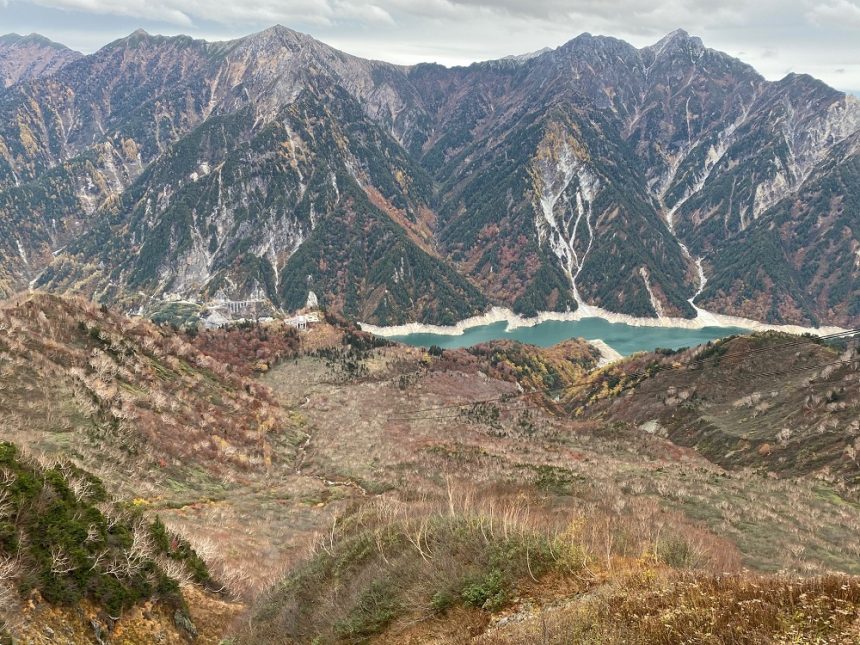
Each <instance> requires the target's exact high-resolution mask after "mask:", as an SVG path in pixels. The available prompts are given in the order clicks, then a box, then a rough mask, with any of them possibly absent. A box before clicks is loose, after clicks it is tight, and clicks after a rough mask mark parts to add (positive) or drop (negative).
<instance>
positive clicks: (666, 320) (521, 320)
mask: <svg viewBox="0 0 860 645" xmlns="http://www.w3.org/2000/svg"><path fill="white" fill-rule="evenodd" d="M586 318H600V319H603V320H605V321H607V322H610V323H622V324H625V325H630V326H631V327H665V328H677V329H703V328H705V327H739V328H742V329H746V330H749V331H780V332H784V333H787V334H813V335H815V336H826V335H829V334H837V333H840V332H844V331H847V330H846V329H844V328H842V327H836V326H824V327H802V326H800V325H778V324H771V323H763V322H759V321H757V320H751V319H749V318H740V317H737V316H728V315H724V314H715V313H712V312H709V311H706V310H704V309H699V308H697V316H696V317H695V318H670V317H662V318H646V317H641V318H640V317H636V316H630V315H628V314H619V313H615V312H612V311H607V310H605V309H601V308H599V307H592V306H590V305H583V306H581V307H579V308H578V309H577V310H576V311H567V312H556V311H544V312H540V313H539V314H538V315H537V316H534V317H532V318H527V317H523V316H520V315H519V314H516V313H514V312H513V311H512V310H510V309H508V308H507V307H493V308H492V309H490V310H489V311H487V312H486V313H484V314H480V315H478V316H472V317H471V318H466V319H464V320H461V321H459V322H457V323H456V324H454V325H428V324H424V323H418V322H412V323H406V324H403V325H392V326H378V325H371V324H369V323H363V322H360V323H358V324H359V326H360V327H361V329H362V330H364V331H367V332H370V333H371V334H374V335H376V336H382V337H386V338H387V337H391V336H408V335H410V334H435V335H439V336H460V335H462V334H463V333H465V332H466V330H468V329H472V328H474V327H483V326H486V325H492V324H495V323H500V322H505V323H507V327H506V329H505V331H512V330H514V329H518V328H521V327H534V326H535V325H539V324H540V323H543V322H548V321H561V322H577V321H581V320H584V319H586Z"/></svg>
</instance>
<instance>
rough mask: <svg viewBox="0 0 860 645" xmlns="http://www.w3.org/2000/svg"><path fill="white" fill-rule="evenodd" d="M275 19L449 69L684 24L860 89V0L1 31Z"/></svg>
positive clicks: (227, 4) (778, 70) (274, 1)
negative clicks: (587, 37)
mask: <svg viewBox="0 0 860 645" xmlns="http://www.w3.org/2000/svg"><path fill="white" fill-rule="evenodd" d="M715 7H717V8H715ZM276 23H280V24H282V25H285V26H288V27H292V28H293V29H297V30H299V31H303V32H306V33H309V34H311V35H313V36H315V37H317V38H319V39H320V40H323V41H325V42H327V43H329V44H331V45H334V46H336V47H338V48H340V49H343V50H345V51H348V52H350V53H353V54H357V55H360V56H365V57H369V58H379V59H383V60H388V61H391V62H396V63H415V62H419V61H435V62H439V63H443V64H447V65H453V64H463V63H470V62H472V61H476V60H486V59H489V58H498V57H501V56H505V55H508V54H519V53H525V52H529V51H534V50H536V49H540V48H542V47H546V46H550V47H554V46H557V45H560V44H562V43H564V42H566V41H567V40H570V39H571V38H572V37H574V36H575V35H577V34H579V33H582V32H584V31H587V32H591V33H593V34H605V35H611V36H616V37H619V38H623V39H625V40H627V41H629V42H632V43H633V44H635V45H637V46H643V45H647V44H651V43H653V42H655V41H656V40H658V39H659V38H660V37H661V36H662V35H664V34H666V33H667V32H669V31H672V30H673V29H675V28H678V27H681V28H683V29H686V30H687V31H688V32H690V33H692V34H695V35H698V36H701V37H702V39H703V40H704V42H705V44H706V45H707V46H709V47H712V48H715V49H721V50H723V51H726V52H728V53H730V54H732V55H735V56H738V57H739V58H742V59H744V60H745V61H747V62H749V63H751V64H752V65H754V66H755V67H756V68H757V69H758V70H759V71H760V72H761V73H762V74H764V75H765V76H766V77H768V78H772V79H776V78H781V77H782V76H784V75H785V74H787V73H788V72H805V73H809V74H812V75H814V76H817V77H819V78H821V79H823V80H825V81H827V82H828V83H830V84H831V85H833V86H835V87H837V88H839V89H842V90H848V91H853V92H855V93H860V0H819V1H815V0H756V1H754V2H744V1H740V0H722V1H721V2H714V0H375V1H373V2H362V1H361V0H224V1H222V2H217V1H216V2H213V1H212V0H0V33H6V32H12V31H14V32H18V33H30V32H33V31H35V32H39V33H41V34H44V35H46V36H48V37H49V38H52V39H54V40H58V41H60V42H63V43H65V44H67V45H69V46H70V47H73V48H75V49H78V50H80V51H83V52H91V51H94V50H96V49H98V48H99V47H100V46H102V45H104V44H105V43H107V42H109V41H111V40H114V39H116V38H119V37H122V36H124V35H127V34H128V33H130V32H131V31H134V29H136V28H139V27H142V28H144V29H146V30H147V31H149V32H151V33H161V34H178V33H186V34H191V35H193V36H196V37H201V38H207V39H228V38H233V37H237V36H241V35H245V34H247V33H251V32H254V31H259V30H261V29H264V28H265V27H268V26H271V25H273V24H276Z"/></svg>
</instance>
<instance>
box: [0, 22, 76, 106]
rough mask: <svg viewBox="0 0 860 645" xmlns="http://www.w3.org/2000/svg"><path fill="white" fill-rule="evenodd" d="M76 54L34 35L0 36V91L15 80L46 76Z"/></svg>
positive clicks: (29, 79) (63, 46)
mask: <svg viewBox="0 0 860 645" xmlns="http://www.w3.org/2000/svg"><path fill="white" fill-rule="evenodd" d="M80 57H81V54H79V53H78V52H76V51H72V50H71V49H69V48H68V47H66V46H65V45H60V44H59V43H55V42H52V41H50V40H48V39H47V38H44V37H43V36H39V35H38V34H30V35H29V36H19V35H18V34H6V35H5V36H0V92H2V91H3V89H5V88H7V87H9V86H10V85H14V84H15V83H17V82H19V81H21V82H26V81H32V80H34V79H37V78H39V77H40V76H49V75H51V74H53V73H54V72H56V71H57V70H58V69H60V68H61V67H62V66H63V65H65V64H67V63H70V62H72V61H73V60H77V59H78V58H80Z"/></svg>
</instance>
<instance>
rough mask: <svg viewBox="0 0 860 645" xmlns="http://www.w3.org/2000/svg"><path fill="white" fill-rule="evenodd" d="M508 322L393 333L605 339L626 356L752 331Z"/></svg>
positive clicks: (452, 344) (440, 337)
mask: <svg viewBox="0 0 860 645" xmlns="http://www.w3.org/2000/svg"><path fill="white" fill-rule="evenodd" d="M507 326H508V324H507V323H506V322H497V323H493V324H491V325H483V326H481V327H472V328H470V329H467V330H466V331H465V332H463V334H462V335H460V336H446V335H444V334H407V335H405V336H391V337H390V338H391V339H392V340H397V341H400V342H401V343H406V344H407V345H415V346H417V347H429V346H430V345H438V346H439V347H442V348H445V349H455V348H458V347H471V346H472V345H477V344H478V343H485V342H487V341H490V340H501V339H509V340H518V341H520V342H522V343H530V344H532V345H539V346H541V347H548V346H549V345H555V344H556V343H559V342H561V341H563V340H567V339H568V338H585V339H586V340H602V341H603V342H605V343H606V344H607V345H609V346H610V347H612V348H613V349H614V350H615V351H617V352H618V353H619V354H623V355H625V356H627V355H629V354H633V353H635V352H643V351H651V350H653V349H656V348H657V347H664V348H666V349H679V348H681V347H692V346H694V345H701V344H702V343H706V342H708V341H709V340H715V339H717V338H723V337H725V336H731V335H732V334H748V333H750V331H749V330H745V329H740V328H737V327H703V328H702V329H683V328H678V327H634V326H632V325H626V324H624V323H612V322H608V321H606V320H604V319H603V318H584V319H583V320H577V321H561V320H548V321H546V322H542V323H540V324H537V325H535V326H534V327H520V328H518V329H514V330H513V331H510V332H508V331H505V329H506V328H507Z"/></svg>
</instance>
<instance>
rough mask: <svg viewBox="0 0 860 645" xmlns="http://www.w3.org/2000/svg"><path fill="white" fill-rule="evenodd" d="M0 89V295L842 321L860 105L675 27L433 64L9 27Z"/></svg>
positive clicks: (314, 48)
mask: <svg viewBox="0 0 860 645" xmlns="http://www.w3.org/2000/svg"><path fill="white" fill-rule="evenodd" d="M24 40H29V41H30V42H29V44H27V45H25V46H22V44H21V43H22V42H23V41H24ZM0 74H2V75H3V79H4V86H5V89H0V291H2V292H3V293H5V294H7V295H8V294H10V293H13V292H15V291H17V290H20V289H24V288H26V287H27V286H28V285H32V286H36V287H40V288H46V289H49V290H52V291H57V292H78V293H83V294H86V295H88V296H90V297H94V298H96V299H98V300H101V301H107V302H112V303H117V304H119V305H121V306H123V307H125V308H126V309H128V310H132V309H136V308H138V307H139V306H141V305H142V304H143V303H144V302H145V301H147V300H148V299H149V298H152V297H161V296H162V295H165V294H178V295H179V296H181V297H185V298H195V299H201V300H206V299H208V298H211V297H214V296H216V295H221V296H224V297H227V298H232V299H237V300H241V299H247V298H250V297H256V296H263V297H265V298H268V299H269V300H271V301H272V302H273V303H274V304H275V305H277V306H279V307H283V308H285V309H295V308H299V307H301V306H303V305H304V303H305V301H306V299H307V295H308V291H310V290H312V291H314V292H315V293H316V294H317V295H318V297H319V299H320V302H321V304H323V305H325V306H326V307H329V308H331V309H333V310H337V311H341V312H343V313H344V314H346V315H348V316H350V317H354V318H358V319H361V320H364V321H367V322H373V323H377V324H396V323H403V322H408V321H413V320H418V321H422V322H429V323H443V324H450V323H453V322H455V321H456V320H458V319H461V318H464V317H467V316H470V315H474V314H477V313H480V312H482V311H484V310H486V308H487V307H489V306H490V305H492V304H499V305H505V306H508V307H511V308H512V309H514V310H515V311H517V312H520V313H524V314H534V313H536V312H538V311H542V310H553V311H565V310H575V309H576V308H577V307H580V306H582V305H583V304H589V305H595V306H600V307H603V308H605V309H607V310H610V311H616V312H621V313H627V314H631V315H636V316H649V317H653V316H680V317H687V318H692V317H694V316H695V315H696V311H697V308H699V307H701V308H703V309H707V310H710V311H715V312H718V313H724V314H733V315H738V316H744V317H747V318H752V319H756V320H762V321H768V322H787V323H788V322H790V323H797V324H803V325H819V324H835V325H841V326H856V325H857V324H858V323H860V100H858V99H857V98H856V97H854V96H850V95H846V94H844V93H841V92H838V91H836V90H834V89H832V88H830V87H828V86H827V85H825V84H824V83H822V82H820V81H817V80H816V79H814V78H812V77H809V76H805V75H793V74H792V75H789V76H787V77H785V78H784V79H782V80H780V81H777V82H770V81H767V80H765V79H764V78H763V77H762V76H761V75H759V74H758V73H757V72H756V71H755V70H754V69H753V68H752V67H750V66H749V65H746V64H745V63H743V62H742V61H740V60H737V59H735V58H732V57H730V56H728V55H726V54H723V53H721V52H718V51H714V50H711V49H708V48H706V47H705V46H704V45H703V43H702V41H701V40H700V39H698V38H696V37H693V36H690V35H688V34H687V33H686V32H684V31H680V30H679V31H675V32H672V33H670V34H669V35H667V36H666V37H664V38H663V39H661V40H660V41H659V42H657V43H656V44H654V45H652V46H649V47H644V48H641V49H637V48H635V47H633V46H632V45H629V44H628V43H626V42H624V41H621V40H617V39H614V38H608V37H602V36H592V35H590V34H582V35H580V36H578V37H576V38H574V39H573V40H571V41H569V42H568V43H566V44H565V45H563V46H561V47H558V48H556V49H552V50H541V51H538V52H535V53H534V54H531V55H526V56H513V57H507V58H504V59H500V60H496V61H490V62H485V63H476V64H473V65H470V66H468V67H454V68H446V67H442V66H439V65H435V64H420V65H415V66H409V67H405V66H399V65H391V64H388V63H384V62H379V61H369V60H364V59H361V58H357V57H354V56H351V55H349V54H346V53H343V52H340V51H338V50H336V49H333V48H331V47H329V46H327V45H325V44H323V43H321V42H319V41H317V40H315V39H313V38H311V37H309V36H306V35H303V34H300V33H298V32H295V31H292V30H290V29H287V28H284V27H280V26H278V27H273V28H271V29H267V30H265V31H263V32H260V33H257V34H253V35H251V36H248V37H245V38H241V39H238V40H233V41H228V42H206V41H202V40H194V39H192V38H190V37H185V36H178V37H162V36H152V35H149V34H147V33H145V32H143V31H137V32H135V33H133V34H131V35H130V36H128V37H126V38H123V39H121V40H118V41H116V42H113V43H111V44H109V45H107V46H105V47H104V48H102V49H100V50H99V51H97V52H95V53H93V54H91V55H88V56H81V55H79V54H76V53H75V52H71V51H70V50H68V49H65V48H62V46H57V45H55V44H52V43H49V42H47V41H43V40H42V39H39V38H38V37H33V36H30V37H27V38H26V39H22V38H21V37H10V36H6V37H2V39H0Z"/></svg>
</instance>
